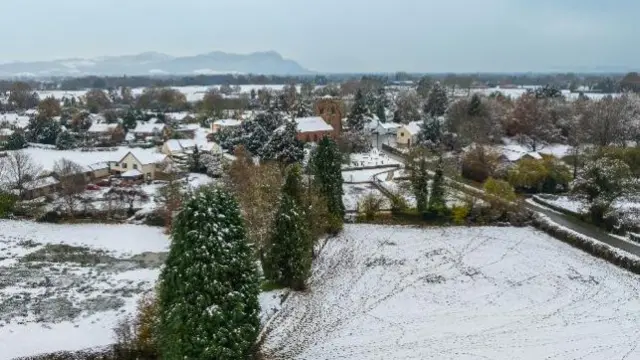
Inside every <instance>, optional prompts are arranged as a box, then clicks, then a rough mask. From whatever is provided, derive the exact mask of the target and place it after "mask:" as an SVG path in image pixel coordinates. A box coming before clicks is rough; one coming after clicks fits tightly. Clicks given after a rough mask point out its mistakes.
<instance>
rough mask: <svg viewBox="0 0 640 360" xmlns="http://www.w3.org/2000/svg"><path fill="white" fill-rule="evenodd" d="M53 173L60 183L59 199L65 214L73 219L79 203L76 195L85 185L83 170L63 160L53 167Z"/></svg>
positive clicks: (78, 197)
mask: <svg viewBox="0 0 640 360" xmlns="http://www.w3.org/2000/svg"><path fill="white" fill-rule="evenodd" d="M53 172H54V173H56V175H57V176H58V181H59V182H60V197H61V198H62V201H63V202H64V206H65V208H66V212H67V213H68V214H69V216H71V217H72V218H73V215H74V213H75V212H76V210H77V208H78V205H79V204H80V203H81V199H80V196H79V195H78V194H79V193H81V192H82V191H83V190H84V187H85V185H86V184H87V182H86V179H85V176H84V169H83V168H82V166H80V165H79V164H77V163H75V162H73V161H71V160H68V159H64V158H63V159H60V160H59V161H57V162H56V163H55V164H54V165H53Z"/></svg>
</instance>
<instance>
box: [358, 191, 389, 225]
mask: <svg viewBox="0 0 640 360" xmlns="http://www.w3.org/2000/svg"><path fill="white" fill-rule="evenodd" d="M382 204H384V198H383V197H381V196H378V195H376V194H374V193H370V194H367V195H366V196H365V197H364V198H363V199H362V200H361V201H360V202H359V203H358V210H359V212H360V215H361V216H362V217H363V218H364V219H365V220H373V219H375V217H376V215H377V214H378V213H379V212H380V210H381V209H382Z"/></svg>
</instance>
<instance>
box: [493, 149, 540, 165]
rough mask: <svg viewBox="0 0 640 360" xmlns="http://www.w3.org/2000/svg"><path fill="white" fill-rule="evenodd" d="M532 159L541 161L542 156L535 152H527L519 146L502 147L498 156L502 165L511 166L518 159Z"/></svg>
mask: <svg viewBox="0 0 640 360" xmlns="http://www.w3.org/2000/svg"><path fill="white" fill-rule="evenodd" d="M526 158H529V159H534V160H542V155H540V153H538V152H536V151H529V150H528V149H526V148H525V147H523V146H520V145H505V146H503V147H502V153H501V154H500V161H501V162H503V163H510V164H513V163H515V162H517V161H519V160H520V159H526Z"/></svg>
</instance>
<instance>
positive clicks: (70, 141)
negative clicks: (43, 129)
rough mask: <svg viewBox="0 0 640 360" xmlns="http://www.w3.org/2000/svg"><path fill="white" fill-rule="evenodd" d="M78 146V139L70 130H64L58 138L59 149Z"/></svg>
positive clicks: (57, 146)
mask: <svg viewBox="0 0 640 360" xmlns="http://www.w3.org/2000/svg"><path fill="white" fill-rule="evenodd" d="M75 146H76V139H75V138H74V137H73V135H71V133H69V132H68V131H62V132H60V134H58V137H57V139H56V148H57V149H58V150H69V149H73V148H74V147H75Z"/></svg>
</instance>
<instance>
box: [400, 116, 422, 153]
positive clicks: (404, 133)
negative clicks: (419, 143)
mask: <svg viewBox="0 0 640 360" xmlns="http://www.w3.org/2000/svg"><path fill="white" fill-rule="evenodd" d="M421 124H422V121H412V122H410V123H408V124H403V125H401V126H400V127H398V128H397V129H396V143H397V144H398V146H405V147H410V146H411V145H413V144H415V143H416V140H418V133H420V125H421Z"/></svg>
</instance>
